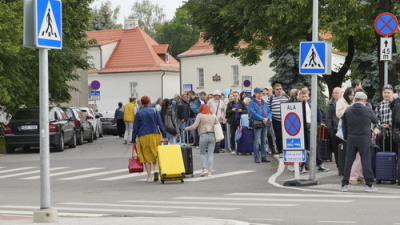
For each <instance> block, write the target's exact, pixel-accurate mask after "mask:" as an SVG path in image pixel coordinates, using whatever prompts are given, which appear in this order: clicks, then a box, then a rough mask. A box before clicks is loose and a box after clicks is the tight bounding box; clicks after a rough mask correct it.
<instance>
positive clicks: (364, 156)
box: [339, 92, 378, 192]
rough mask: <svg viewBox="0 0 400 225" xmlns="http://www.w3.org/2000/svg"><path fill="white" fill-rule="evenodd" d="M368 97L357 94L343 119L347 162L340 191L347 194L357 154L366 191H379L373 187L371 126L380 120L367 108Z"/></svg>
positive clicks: (363, 94) (360, 93) (362, 93)
mask: <svg viewBox="0 0 400 225" xmlns="http://www.w3.org/2000/svg"><path fill="white" fill-rule="evenodd" d="M367 99H368V97H367V95H366V94H365V93H364V92H357V93H356V94H355V96H354V101H355V102H354V104H353V105H351V106H350V107H349V108H347V109H346V111H345V113H344V115H343V117H342V129H343V136H344V139H345V140H347V146H346V162H345V166H344V174H343V179H342V186H341V187H340V189H339V191H342V192H347V191H349V189H348V184H349V179H350V172H351V167H352V165H353V161H354V159H355V158H356V154H357V152H358V153H359V154H360V156H361V162H362V169H363V174H364V178H365V184H366V187H365V191H367V192H375V191H377V190H378V189H377V188H375V187H374V186H372V182H373V181H374V172H373V171H372V165H371V161H372V160H371V157H372V151H371V146H372V142H371V124H372V123H374V124H376V123H377V122H378V118H377V117H376V116H375V114H374V112H373V111H372V109H371V108H369V107H367V106H365V104H366V103H367Z"/></svg>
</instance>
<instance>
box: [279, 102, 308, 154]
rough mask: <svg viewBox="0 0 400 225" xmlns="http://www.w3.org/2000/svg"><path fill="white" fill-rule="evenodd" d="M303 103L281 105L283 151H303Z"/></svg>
mask: <svg viewBox="0 0 400 225" xmlns="http://www.w3.org/2000/svg"><path fill="white" fill-rule="evenodd" d="M303 105H304V103H303V102H285V103H281V117H282V143H283V150H304V149H305V136H304V128H305V126H304V124H305V120H304V112H303V111H304V110H303V107H304V106H303Z"/></svg>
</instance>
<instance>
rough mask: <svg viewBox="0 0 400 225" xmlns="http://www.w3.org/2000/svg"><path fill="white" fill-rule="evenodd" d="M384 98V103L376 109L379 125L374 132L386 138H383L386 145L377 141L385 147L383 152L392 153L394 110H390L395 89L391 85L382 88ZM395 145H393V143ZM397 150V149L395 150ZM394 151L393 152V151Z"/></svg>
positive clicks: (381, 141)
mask: <svg viewBox="0 0 400 225" xmlns="http://www.w3.org/2000/svg"><path fill="white" fill-rule="evenodd" d="M382 97H383V101H382V102H381V103H380V104H379V105H378V106H377V107H376V109H375V113H376V116H377V117H378V123H377V124H376V128H375V130H374V132H375V134H379V133H381V136H385V138H383V139H384V140H385V145H383V140H377V142H378V143H377V144H378V145H379V146H380V147H381V149H382V148H383V146H385V148H386V149H382V150H383V151H390V149H389V148H390V147H389V146H390V142H391V141H392V140H390V134H389V132H391V128H392V110H391V109H390V103H391V102H392V101H393V87H392V85H390V84H387V85H385V86H383V88H382ZM392 144H393V143H392ZM394 149H395V150H396V148H394ZM392 151H393V150H392Z"/></svg>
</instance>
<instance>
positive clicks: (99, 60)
mask: <svg viewBox="0 0 400 225" xmlns="http://www.w3.org/2000/svg"><path fill="white" fill-rule="evenodd" d="M117 44H118V42H114V43H111V44H107V45H102V46H92V47H89V51H88V55H89V57H90V58H89V63H91V64H93V67H94V68H95V69H96V70H102V69H103V68H104V67H105V65H106V63H107V61H108V59H110V56H111V54H112V53H113V51H114V49H115V46H116V45H117Z"/></svg>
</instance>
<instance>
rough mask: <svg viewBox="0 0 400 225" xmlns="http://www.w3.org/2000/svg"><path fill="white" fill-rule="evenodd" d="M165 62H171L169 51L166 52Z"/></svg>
mask: <svg viewBox="0 0 400 225" xmlns="http://www.w3.org/2000/svg"><path fill="white" fill-rule="evenodd" d="M165 62H166V63H169V53H165Z"/></svg>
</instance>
